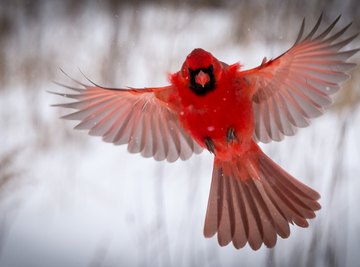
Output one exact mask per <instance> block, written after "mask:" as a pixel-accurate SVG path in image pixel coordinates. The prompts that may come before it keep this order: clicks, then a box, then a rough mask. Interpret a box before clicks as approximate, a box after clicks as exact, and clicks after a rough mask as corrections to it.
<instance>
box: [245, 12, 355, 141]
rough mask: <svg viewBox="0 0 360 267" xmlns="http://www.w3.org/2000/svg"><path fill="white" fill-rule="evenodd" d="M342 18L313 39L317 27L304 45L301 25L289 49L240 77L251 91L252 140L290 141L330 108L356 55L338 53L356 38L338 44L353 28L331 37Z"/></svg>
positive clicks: (303, 24)
mask: <svg viewBox="0 0 360 267" xmlns="http://www.w3.org/2000/svg"><path fill="white" fill-rule="evenodd" d="M339 19H340V16H339V17H337V18H336V20H335V21H334V22H333V23H332V24H331V25H329V26H328V27H327V28H326V29H325V30H324V31H323V32H321V33H320V34H318V35H316V33H317V31H318V29H319V27H320V24H321V21H322V14H321V16H320V17H319V19H318V21H317V23H316V24H315V26H314V28H313V29H312V30H311V31H310V33H309V34H308V35H307V36H306V37H305V38H303V39H302V36H303V33H304V27H305V21H303V23H302V25H301V28H300V32H299V35H298V37H297V38H296V42H295V44H294V46H293V47H292V48H290V49H289V50H288V51H287V52H285V53H284V54H282V55H281V56H279V57H278V58H276V59H274V60H270V61H268V62H265V63H262V64H261V65H260V66H259V67H257V68H255V69H251V70H247V71H243V72H240V75H242V76H243V77H244V78H245V79H246V80H247V81H248V82H250V84H252V85H253V86H254V94H253V98H252V100H253V112H254V119H255V131H254V139H256V140H258V141H261V142H264V143H268V142H270V141H271V140H275V141H281V140H282V139H283V138H284V136H289V135H294V134H295V133H296V130H297V128H301V127H306V126H308V125H309V123H310V119H312V118H315V117H318V116H320V115H321V114H322V113H323V110H324V107H326V106H328V105H330V104H331V103H332V98H331V95H333V94H334V93H336V92H337V91H338V90H339V89H340V83H341V82H343V81H345V80H346V79H348V78H349V75H348V74H347V72H349V71H350V70H351V69H353V68H354V67H355V66H356V64H354V63H348V62H346V61H347V60H348V58H350V57H351V56H353V55H354V54H355V53H357V52H358V51H359V50H360V49H352V50H346V51H340V49H341V48H343V47H344V46H346V45H347V44H349V43H350V42H351V41H353V40H354V39H355V38H356V37H357V36H358V34H355V35H352V36H350V37H348V38H346V39H344V40H342V41H338V39H339V38H340V37H341V36H343V35H344V33H345V32H346V31H347V30H348V29H349V27H350V26H351V23H349V24H348V25H346V26H345V27H343V28H342V29H340V30H339V31H337V32H336V33H334V34H332V35H331V34H330V32H331V31H332V30H333V28H334V27H335V25H336V23H337V22H338V21H339Z"/></svg>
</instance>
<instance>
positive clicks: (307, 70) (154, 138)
mask: <svg viewBox="0 0 360 267" xmlns="http://www.w3.org/2000/svg"><path fill="white" fill-rule="evenodd" d="M321 18H322V16H321V17H320V18H319V20H318V22H317V24H316V25H315V27H314V28H313V30H312V31H311V32H310V33H309V34H308V36H306V37H305V38H303V39H302V33H303V29H304V24H303V25H302V27H301V30H300V34H299V36H298V38H297V41H296V43H295V45H294V46H293V47H292V48H290V49H289V50H288V51H287V52H285V53H284V54H282V55H281V56H279V57H278V58H276V59H274V60H270V61H266V60H264V61H263V62H262V64H261V65H260V66H259V67H257V68H254V69H251V70H247V71H241V70H240V65H239V64H233V65H227V64H225V63H223V62H220V61H219V60H218V59H216V58H215V57H214V56H213V55H212V54H210V53H209V52H207V51H205V50H203V49H199V48H198V49H195V50H193V51H192V52H191V53H190V54H189V55H188V56H187V58H186V60H185V62H184V64H183V66H182V68H181V69H180V71H179V72H176V73H174V74H172V75H170V79H169V80H170V85H169V86H165V87H160V88H146V89H112V88H104V87H101V86H98V85H96V84H94V83H93V86H87V85H84V84H81V83H80V84H81V85H82V86H83V87H84V89H78V88H73V87H68V86H66V87H68V88H70V89H72V90H75V91H76V92H77V94H60V95H63V96H66V97H69V98H73V99H75V100H76V101H75V102H73V103H67V104H60V105H58V106H62V107H65V108H73V109H77V110H78V111H76V112H74V113H71V114H69V115H67V116H65V118H67V119H75V120H80V121H81V122H80V123H79V124H78V125H77V126H76V128H77V129H88V130H89V133H90V134H91V135H98V136H102V137H103V140H104V141H106V142H112V143H114V144H117V145H118V144H128V150H129V151H130V152H133V153H141V154H142V155H143V156H145V157H151V156H152V157H154V158H155V159H156V160H164V159H166V160H168V161H170V162H172V161H175V160H177V159H178V158H181V159H182V160H186V159H188V158H189V157H190V156H191V155H192V154H193V153H200V152H201V151H202V149H203V148H205V149H207V150H209V151H210V152H211V153H213V154H214V156H215V159H214V168H213V175H212V184H211V189H210V196H209V202H208V208H207V214H206V219H205V227H204V234H205V236H206V237H211V236H213V235H215V234H216V233H217V235H218V242H219V244H220V245H221V246H224V245H227V244H228V243H229V242H232V243H233V245H234V246H235V247H236V248H241V247H243V246H245V244H246V243H249V245H250V246H251V248H253V249H258V248H260V246H261V245H262V243H264V244H265V245H266V246H267V247H273V246H274V245H275V243H276V239H277V235H279V236H281V237H283V238H286V237H288V236H289V234H290V228H289V223H295V224H297V225H299V226H301V227H307V226H308V222H307V219H311V218H314V217H315V211H316V210H318V209H320V204H319V203H318V199H319V198H320V195H319V194H318V193H317V192H316V191H314V190H312V189H311V188H309V187H307V186H306V185H304V184H302V183H301V182H299V181H298V180H296V179H295V178H294V177H292V176H291V175H290V174H288V173H287V172H286V171H284V170H283V169H282V168H281V167H279V166H278V165H277V164H276V163H275V162H273V161H272V160H271V159H270V158H269V157H267V156H266V155H265V154H264V153H263V152H262V151H261V149H260V147H259V146H258V144H257V142H264V143H267V142H270V141H271V140H275V141H280V140H282V139H283V138H284V136H289V135H294V134H295V132H296V129H297V128H298V127H305V126H307V125H309V121H310V119H311V118H314V117H317V116H319V115H321V114H322V111H323V107H325V106H327V105H329V104H330V103H331V96H330V95H331V94H333V93H335V92H336V91H338V89H339V88H340V86H339V83H340V82H342V81H344V80H345V79H346V78H347V77H348V76H347V74H346V72H347V71H349V70H350V69H352V68H353V67H354V66H355V64H352V63H347V62H346V60H347V59H348V58H349V57H350V56H352V55H353V54H355V53H356V52H357V51H358V50H359V49H355V50H348V51H340V49H341V48H342V47H344V46H345V45H347V44H348V43H350V42H351V41H352V40H353V39H354V38H355V37H356V36H357V35H353V36H351V37H349V38H347V39H345V40H343V41H337V39H338V38H339V37H340V36H341V35H342V34H343V33H344V32H345V31H346V30H347V29H348V28H349V26H350V24H349V25H348V26H346V27H345V28H343V29H342V30H340V31H339V32H337V33H335V34H333V35H332V36H328V35H329V32H330V31H331V30H332V28H333V27H334V26H335V24H336V22H337V21H338V20H339V18H337V19H336V20H335V22H334V23H332V24H331V25H330V26H329V27H328V28H327V29H325V30H324V32H323V33H321V34H319V35H318V36H316V37H314V35H315V33H316V32H317V30H318V27H319V25H320V22H321ZM301 39H302V40H301Z"/></svg>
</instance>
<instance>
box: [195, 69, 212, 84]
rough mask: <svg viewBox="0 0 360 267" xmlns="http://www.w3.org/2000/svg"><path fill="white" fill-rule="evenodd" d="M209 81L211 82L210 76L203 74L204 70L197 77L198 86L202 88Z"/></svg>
mask: <svg viewBox="0 0 360 267" xmlns="http://www.w3.org/2000/svg"><path fill="white" fill-rule="evenodd" d="M209 81H210V77H209V74H207V73H205V72H203V71H202V70H201V71H200V72H199V73H198V74H197V75H196V77H195V82H196V83H197V84H200V85H201V86H202V87H204V86H205V84H206V83H207V82H209Z"/></svg>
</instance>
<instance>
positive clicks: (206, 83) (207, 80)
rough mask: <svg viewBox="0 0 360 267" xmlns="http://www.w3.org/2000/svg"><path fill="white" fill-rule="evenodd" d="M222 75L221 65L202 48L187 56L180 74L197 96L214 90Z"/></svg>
mask: <svg viewBox="0 0 360 267" xmlns="http://www.w3.org/2000/svg"><path fill="white" fill-rule="evenodd" d="M221 74H222V67H221V63H220V62H219V61H218V60H217V59H216V58H215V57H213V55H211V54H210V53H209V52H207V51H205V50H203V49H201V48H196V49H194V50H193V51H192V52H191V53H190V54H189V55H188V56H187V58H186V60H185V62H184V64H183V66H182V68H181V72H180V75H181V76H182V77H181V78H182V79H183V81H184V82H185V83H187V87H188V88H189V89H190V90H192V91H193V92H194V93H195V94H197V95H205V94H206V93H208V92H210V91H212V90H214V89H215V87H216V83H217V82H218V81H219V79H220V78H221Z"/></svg>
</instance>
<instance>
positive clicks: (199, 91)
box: [189, 65, 215, 96]
mask: <svg viewBox="0 0 360 267" xmlns="http://www.w3.org/2000/svg"><path fill="white" fill-rule="evenodd" d="M200 71H202V72H204V73H206V74H207V75H208V76H209V81H208V82H207V83H206V84H205V85H204V86H202V85H201V84H199V83H197V82H196V76H197V75H198V74H199V72H200ZM189 75H190V84H189V88H190V89H191V91H193V92H194V93H195V94H196V95H198V96H203V95H205V94H207V93H208V92H210V91H212V90H214V89H215V76H214V67H213V65H210V66H209V67H208V68H198V69H196V70H192V69H190V68H189Z"/></svg>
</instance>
